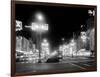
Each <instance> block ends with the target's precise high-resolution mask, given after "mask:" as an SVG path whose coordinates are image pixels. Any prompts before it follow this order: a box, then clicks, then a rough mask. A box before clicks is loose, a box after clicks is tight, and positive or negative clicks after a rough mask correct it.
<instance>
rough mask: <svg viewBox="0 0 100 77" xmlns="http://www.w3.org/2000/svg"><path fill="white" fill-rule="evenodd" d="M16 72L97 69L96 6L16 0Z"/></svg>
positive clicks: (38, 72) (49, 72)
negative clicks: (17, 0) (19, 0)
mask: <svg viewBox="0 0 100 77" xmlns="http://www.w3.org/2000/svg"><path fill="white" fill-rule="evenodd" d="M13 21H14V22H15V34H16V35H15V39H16V40H15V46H16V47H15V57H16V58H15V62H16V63H15V65H16V67H15V71H16V75H28V74H33V75H35V74H54V73H72V72H88V71H96V68H97V62H96V57H97V51H96V6H92V5H73V4H57V3H42V2H32V3H28V2H25V3H24V2H15V20H13Z"/></svg>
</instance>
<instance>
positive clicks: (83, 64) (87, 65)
mask: <svg viewBox="0 0 100 77" xmlns="http://www.w3.org/2000/svg"><path fill="white" fill-rule="evenodd" d="M83 65H85V66H91V65H89V64H83Z"/></svg>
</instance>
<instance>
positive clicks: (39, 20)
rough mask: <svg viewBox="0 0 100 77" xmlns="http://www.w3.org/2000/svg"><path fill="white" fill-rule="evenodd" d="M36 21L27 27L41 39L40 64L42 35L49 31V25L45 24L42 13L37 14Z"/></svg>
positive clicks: (39, 43) (38, 45)
mask: <svg viewBox="0 0 100 77" xmlns="http://www.w3.org/2000/svg"><path fill="white" fill-rule="evenodd" d="M35 17H36V21H35V22H33V23H32V25H31V26H25V27H26V28H30V29H31V30H32V31H34V32H36V34H37V35H39V37H38V38H37V39H38V40H37V41H38V42H37V47H38V49H39V63H40V62H41V47H40V46H41V35H42V34H43V33H44V32H46V31H48V24H46V23H45V22H44V17H43V15H42V13H40V12H39V13H37V14H36V15H35Z"/></svg>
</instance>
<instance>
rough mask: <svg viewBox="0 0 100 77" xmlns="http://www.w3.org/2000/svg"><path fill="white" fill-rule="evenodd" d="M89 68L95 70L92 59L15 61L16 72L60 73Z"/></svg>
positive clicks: (88, 69)
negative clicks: (52, 61) (44, 61)
mask: <svg viewBox="0 0 100 77" xmlns="http://www.w3.org/2000/svg"><path fill="white" fill-rule="evenodd" d="M90 70H91V71H92V70H96V62H95V61H94V60H93V59H84V60H80V59H77V60H75V59H74V60H73V59H71V60H69V59H65V60H63V61H61V62H59V63H37V64H33V63H16V72H17V73H30V72H32V73H54V72H56V73H60V72H77V71H90Z"/></svg>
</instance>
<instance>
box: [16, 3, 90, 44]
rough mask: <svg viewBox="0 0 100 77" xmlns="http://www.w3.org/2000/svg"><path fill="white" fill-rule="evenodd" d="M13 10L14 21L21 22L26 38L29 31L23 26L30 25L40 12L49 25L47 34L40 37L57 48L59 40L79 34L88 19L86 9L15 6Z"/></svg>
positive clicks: (29, 33) (28, 35)
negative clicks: (37, 12)
mask: <svg viewBox="0 0 100 77" xmlns="http://www.w3.org/2000/svg"><path fill="white" fill-rule="evenodd" d="M15 10H16V12H15V13H16V20H20V21H22V23H23V31H22V32H23V35H24V36H25V37H27V38H28V37H29V38H30V37H31V31H30V30H29V29H26V28H24V26H25V25H30V24H31V23H32V21H33V19H34V13H35V12H36V11H41V12H42V13H43V14H44V15H45V17H46V22H47V23H48V24H49V30H48V32H47V33H45V34H43V35H42V37H44V38H45V37H46V38H47V39H48V40H49V41H50V44H51V45H52V46H58V45H59V44H60V43H61V42H62V40H61V38H65V39H66V40H68V39H71V38H72V37H73V32H74V33H78V32H80V30H81V29H80V26H81V25H82V24H83V25H85V24H86V20H87V19H88V18H89V14H88V10H89V9H87V8H74V7H73V8H72V7H56V6H55V7H54V6H46V5H45V6H43V5H42V6H39V5H24V4H16V9H15Z"/></svg>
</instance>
